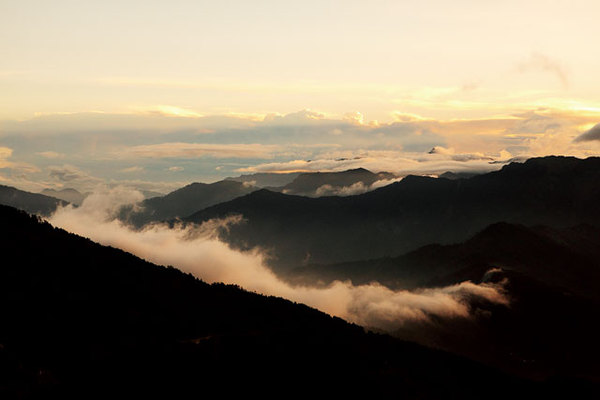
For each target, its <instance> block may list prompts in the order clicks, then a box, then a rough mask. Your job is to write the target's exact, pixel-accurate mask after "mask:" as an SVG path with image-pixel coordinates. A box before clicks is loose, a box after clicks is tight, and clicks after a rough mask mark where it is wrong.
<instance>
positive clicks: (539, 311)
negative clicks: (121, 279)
mask: <svg viewBox="0 0 600 400" xmlns="http://www.w3.org/2000/svg"><path fill="white" fill-rule="evenodd" d="M488 271H494V272H492V273H490V272H488ZM288 277H289V279H290V280H292V281H293V282H296V283H303V284H306V283H311V282H317V281H321V282H323V283H327V282H330V281H331V280H333V279H339V280H346V279H350V280H352V281H353V283H354V284H363V283H369V282H372V281H378V282H380V283H383V284H385V285H387V286H389V287H392V288H394V289H415V288H421V287H435V286H448V285H453V284H457V283H459V282H463V281H465V280H471V281H474V282H478V281H480V280H482V279H483V280H484V281H490V280H493V281H495V282H502V281H504V282H505V283H504V288H505V290H506V293H507V295H508V297H509V298H510V301H511V304H510V306H509V307H508V308H507V307H499V306H494V305H490V304H487V305H485V304H482V305H475V306H476V307H477V308H478V309H479V310H478V312H475V313H474V315H475V318H473V319H470V320H443V321H440V323H439V324H436V325H432V326H428V327H419V326H413V327H410V328H411V329H410V330H408V328H404V329H400V330H398V331H397V332H396V335H397V336H399V337H401V338H404V339H411V340H416V341H418V342H420V343H423V344H428V345H432V346H436V347H440V348H443V349H445V350H448V351H452V352H454V353H459V354H462V355H465V356H468V357H470V358H473V359H476V360H479V361H481V362H486V363H488V364H491V365H494V366H497V367H500V368H503V369H505V370H507V371H511V372H514V373H518V374H521V375H523V376H530V377H544V378H549V377H556V376H562V377H566V376H570V377H574V376H578V377H585V378H587V379H593V380H597V381H600V364H598V359H600V347H599V346H598V345H597V340H598V337H600V325H598V321H597V316H598V315H600V229H597V228H594V227H592V226H589V225H579V226H576V227H571V228H566V229H552V228H548V227H542V226H537V227H533V228H527V227H525V226H523V225H512V224H507V223H498V224H494V225H491V226H489V227H487V228H486V229H484V230H483V231H482V232H479V233H478V234H477V235H475V236H474V237H472V238H471V239H469V240H467V241H466V242H464V243H461V244H455V245H445V246H444V245H428V246H425V247H422V248H420V249H418V250H416V251H413V252H410V253H407V254H405V255H403V256H400V257H394V258H382V259H375V260H366V261H359V262H351V263H340V264H333V265H313V266H309V267H303V268H297V269H295V270H293V271H291V272H290V273H289V275H288Z"/></svg>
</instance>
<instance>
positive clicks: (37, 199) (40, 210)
mask: <svg viewBox="0 0 600 400" xmlns="http://www.w3.org/2000/svg"><path fill="white" fill-rule="evenodd" d="M0 204H1V205H6V206H11V207H16V208H18V209H21V210H24V211H27V212H29V213H32V214H38V215H43V216H48V215H50V214H52V213H53V212H54V210H56V208H57V207H58V206H61V205H66V204H67V202H65V201H64V200H60V199H57V198H54V197H49V196H45V195H43V194H39V193H30V192H25V191H23V190H19V189H16V188H14V187H10V186H4V185H0Z"/></svg>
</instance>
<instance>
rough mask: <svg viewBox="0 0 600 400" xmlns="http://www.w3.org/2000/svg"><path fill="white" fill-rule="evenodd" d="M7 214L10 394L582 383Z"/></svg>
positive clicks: (423, 395) (424, 395)
mask: <svg viewBox="0 0 600 400" xmlns="http://www.w3.org/2000/svg"><path fill="white" fill-rule="evenodd" d="M0 218H1V219H2V221H3V226H2V230H0V254H2V257H3V262H2V263H1V264H0V304H2V314H1V318H0V371H2V373H1V374H0V395H1V396H2V398H14V397H18V398H49V397H52V398H56V397H60V398H75V397H76V398H90V397H98V398H100V397H106V396H108V395H114V393H119V394H123V395H128V396H131V395H134V396H136V397H139V396H142V395H143V396H147V395H150V394H154V395H168V396H169V398H179V397H186V398H189V397H191V396H203V395H206V394H207V393H217V392H219V393H227V394H235V395H242V394H244V395H247V396H248V395H253V394H259V393H260V394H261V395H262V396H267V397H270V396H275V395H277V396H280V395H281V393H291V392H292V391H293V393H294V394H295V395H296V394H301V395H309V394H314V393H319V394H324V395H357V394H358V395H364V396H366V395H368V396H369V397H370V398H379V397H384V396H385V397H389V396H392V395H393V396H398V395H400V396H401V397H403V398H419V399H434V398H448V397H451V398H452V397H458V396H460V397H461V398H481V394H482V393H485V397H486V398H505V397H503V396H508V395H509V394H510V393H515V392H517V391H518V392H519V393H521V394H524V395H530V396H531V395H533V393H536V395H548V394H550V393H557V387H558V388H559V389H560V390H564V393H569V394H570V395H573V394H574V393H575V394H576V393H577V389H580V383H579V382H578V383H577V385H572V384H570V383H569V384H564V382H563V383H560V382H559V383H557V382H546V383H534V382H532V381H528V380H523V379H520V378H515V377H512V376H510V375H506V374H503V373H500V372H498V371H496V370H494V369H492V368H488V367H485V366H483V365H480V364H476V363H473V362H471V361H468V360H466V359H463V358H460V357H456V356H452V355H450V354H448V353H444V352H441V351H437V350H432V349H427V348H424V347H421V346H418V345H416V344H411V343H407V342H403V341H398V340H395V339H392V338H391V337H389V336H385V335H379V334H373V333H366V332H365V331H364V330H363V329H361V328H360V327H358V326H355V325H350V324H348V323H346V322H344V321H342V320H340V319H338V318H332V317H330V316H328V315H326V314H323V313H321V312H318V311H316V310H314V309H311V308H309V307H306V306H303V305H299V304H295V303H292V302H289V301H286V300H283V299H280V298H274V297H266V296H261V295H257V294H253V293H249V292H246V291H243V290H241V289H240V288H238V287H235V286H228V285H223V284H212V285H209V284H206V283H204V282H202V281H200V280H198V279H196V278H194V277H192V276H191V275H188V274H184V273H182V272H180V271H178V270H176V269H174V268H170V267H160V266H156V265H153V264H150V263H148V262H145V261H143V260H141V259H139V258H137V257H134V256H133V255H131V254H128V253H125V252H123V251H121V250H118V249H115V248H112V247H104V246H101V245H98V244H96V243H93V242H91V241H90V240H88V239H84V238H82V237H79V236H76V235H73V234H70V233H67V232H65V231H63V230H61V229H57V228H54V227H52V226H51V225H49V224H48V223H45V222H42V221H41V220H39V219H38V218H37V217H33V216H30V215H28V214H25V213H24V212H19V211H17V210H15V209H12V208H9V207H0ZM32 250H34V251H32ZM584 387H586V386H584ZM490 388H493V390H490Z"/></svg>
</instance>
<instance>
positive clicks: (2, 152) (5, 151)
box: [0, 146, 13, 168]
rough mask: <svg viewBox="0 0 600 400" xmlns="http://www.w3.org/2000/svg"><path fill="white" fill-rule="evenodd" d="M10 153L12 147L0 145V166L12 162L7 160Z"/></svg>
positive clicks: (4, 166)
mask: <svg viewBox="0 0 600 400" xmlns="http://www.w3.org/2000/svg"><path fill="white" fill-rule="evenodd" d="M12 153H13V149H11V148H9V147H3V146H0V168H7V167H8V166H9V165H11V164H12V163H10V161H8V158H10V156H12Z"/></svg>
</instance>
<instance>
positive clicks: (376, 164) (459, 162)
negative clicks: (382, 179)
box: [237, 146, 508, 176]
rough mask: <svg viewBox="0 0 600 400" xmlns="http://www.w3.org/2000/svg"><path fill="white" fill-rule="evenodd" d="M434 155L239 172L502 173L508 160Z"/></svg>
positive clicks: (377, 156)
mask: <svg viewBox="0 0 600 400" xmlns="http://www.w3.org/2000/svg"><path fill="white" fill-rule="evenodd" d="M434 149H435V151H433V152H431V150H430V152H423V153H417V152H404V151H401V150H397V151H394V150H369V151H358V152H351V151H346V152H335V153H330V154H324V156H325V157H324V158H317V159H312V160H292V161H286V162H273V163H263V164H258V165H254V166H250V167H243V168H238V169H237V171H238V172H242V173H256V172H275V173H283V172H318V171H321V172H338V171H344V170H348V169H355V168H366V169H368V170H370V171H373V172H382V171H386V172H392V173H394V174H396V175H398V176H406V175H409V174H426V175H429V174H439V173H443V172H446V171H455V172H485V171H493V170H496V169H499V168H500V166H499V165H497V164H495V163H493V161H494V160H498V159H502V160H503V159H504V157H507V155H508V153H507V152H501V153H498V154H493V155H492V154H489V155H486V154H480V153H459V154H455V153H454V152H453V150H452V149H446V148H443V147H439V146H437V147H435V148H434Z"/></svg>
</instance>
